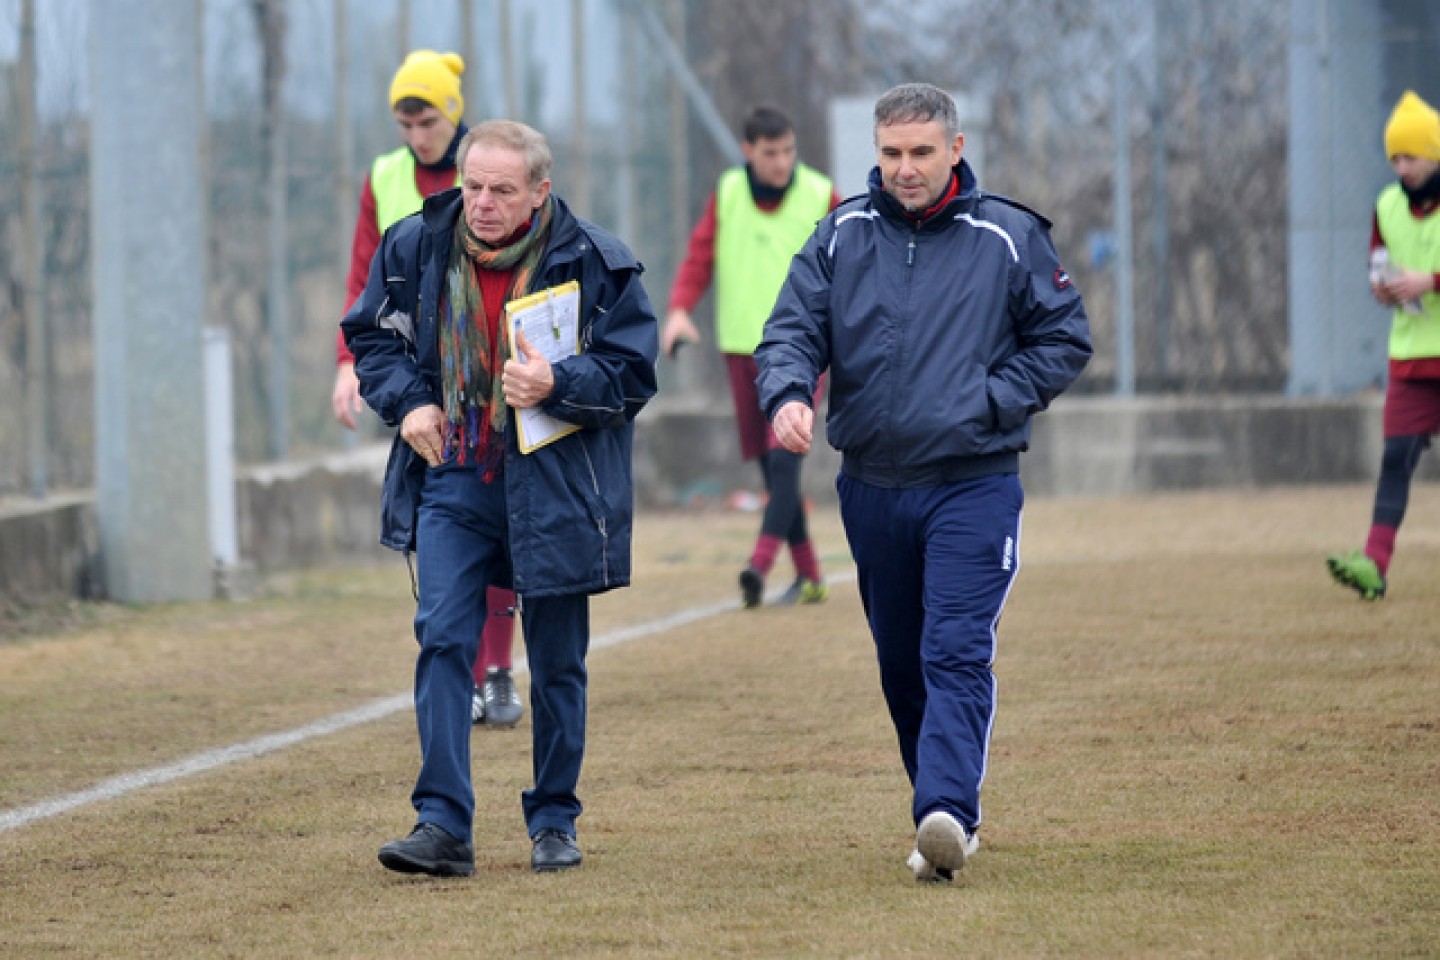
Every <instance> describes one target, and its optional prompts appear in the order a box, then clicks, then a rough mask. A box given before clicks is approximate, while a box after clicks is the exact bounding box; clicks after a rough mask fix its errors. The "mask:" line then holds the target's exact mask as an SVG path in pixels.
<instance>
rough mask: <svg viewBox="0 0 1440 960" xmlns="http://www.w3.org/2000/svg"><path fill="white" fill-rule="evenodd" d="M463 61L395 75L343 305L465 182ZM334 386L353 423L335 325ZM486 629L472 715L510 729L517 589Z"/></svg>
mask: <svg viewBox="0 0 1440 960" xmlns="http://www.w3.org/2000/svg"><path fill="white" fill-rule="evenodd" d="M464 72H465V61H464V60H463V59H462V58H461V57H460V55H459V54H456V53H436V52H435V51H434V50H416V51H414V52H413V53H411V54H410V55H409V56H407V57H406V58H405V62H403V63H402V64H400V69H398V70H396V71H395V77H394V79H392V80H391V81H390V111H391V113H392V114H393V115H394V117H395V124H396V126H397V127H399V130H400V136H401V138H402V139H403V140H404V141H405V145H404V146H403V147H400V148H399V149H397V150H393V151H391V152H390V153H386V154H382V155H381V156H379V157H377V158H376V159H375V162H374V164H372V165H371V167H370V173H369V175H368V176H366V178H365V185H364V186H363V187H361V189H360V215H359V217H357V218H356V220H355V238H354V240H353V241H352V242H351V245H350V275H349V277H348V278H347V280H346V283H345V293H346V296H345V309H346V311H347V312H348V311H349V309H350V306H351V304H353V303H354V302H355V299H356V298H357V297H359V296H360V293H361V292H362V291H363V290H364V289H365V280H366V277H367V275H368V274H369V273H370V260H371V258H372V257H374V255H375V251H376V250H377V249H379V247H380V237H381V235H382V234H383V233H384V232H385V230H386V229H387V228H388V227H389V226H390V225H391V224H393V223H395V222H396V221H398V220H402V219H404V218H405V217H408V216H409V215H410V214H412V213H417V212H419V210H420V206H421V204H422V203H423V202H424V200H425V198H426V197H428V196H430V195H431V194H435V193H440V192H441V191H444V190H450V189H452V188H454V187H455V186H456V185H457V184H459V182H460V173H459V171H458V169H457V168H456V166H455V150H456V147H458V146H459V145H460V138H461V137H463V136H465V132H466V130H467V129H468V128H467V127H466V126H465V124H464V122H463V121H461V119H460V115H461V113H462V112H463V110H464V109H465V100H464V98H463V96H462V95H461V92H460V78H461V76H462V75H463V74H464ZM335 355H336V357H335V358H336V368H335V387H334V389H333V391H332V392H331V406H332V408H333V409H334V412H335V419H337V420H339V421H340V423H341V424H343V425H344V426H345V427H346V428H348V429H350V430H354V429H355V414H356V413H359V412H360V410H361V409H363V408H362V406H361V403H362V401H361V399H360V381H359V380H358V379H357V378H356V376H355V357H354V355H353V354H351V352H350V351H349V349H347V348H346V346H345V338H344V336H343V335H341V334H340V332H339V329H338V327H337V329H336V340H335ZM486 609H487V610H488V611H489V614H488V616H487V617H486V618H485V627H484V629H483V631H482V632H481V635H480V655H479V657H477V658H476V660H475V695H474V698H473V703H472V707H471V711H470V714H471V719H472V720H473V721H474V722H475V723H477V724H484V725H486V726H492V727H513V726H514V725H515V724H516V723H518V722H519V720H520V717H521V715H522V714H523V713H524V707H523V705H522V703H521V701H520V694H519V692H518V691H517V690H516V689H515V681H514V679H513V677H512V675H511V651H512V649H513V647H514V644H515V594H514V592H513V591H510V590H502V589H500V588H492V589H491V590H489V591H488V593H487V596H486Z"/></svg>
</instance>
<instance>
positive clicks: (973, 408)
mask: <svg viewBox="0 0 1440 960" xmlns="http://www.w3.org/2000/svg"><path fill="white" fill-rule="evenodd" d="M955 173H956V175H957V176H958V177H959V178H960V190H959V193H958V195H957V196H956V197H955V198H954V199H952V200H951V201H950V202H949V203H948V204H947V205H946V206H945V207H944V208H943V209H941V210H940V211H938V212H937V213H935V214H933V215H932V216H930V217H929V218H927V219H926V220H925V221H924V222H923V223H921V224H919V225H918V226H917V225H915V224H914V223H913V221H911V220H910V219H909V217H908V216H907V215H906V213H905V211H904V209H903V208H902V207H901V206H900V204H899V202H898V201H896V200H895V198H894V197H892V196H891V195H890V194H888V193H886V192H885V190H884V189H883V187H882V186H881V181H880V171H879V169H878V168H876V169H875V170H872V171H871V174H870V191H869V193H868V194H866V195H862V196H857V197H852V198H850V199H848V200H846V201H845V202H844V203H842V204H841V205H840V206H838V207H836V208H835V210H833V211H832V212H831V213H830V214H829V215H828V216H827V217H825V219H823V220H822V221H820V224H819V226H818V227H816V229H815V233H814V234H813V235H812V236H811V237H810V239H809V240H808V241H807V242H806V244H805V246H804V247H803V248H802V249H801V251H800V252H799V253H798V254H796V256H795V259H794V260H793V261H792V262H791V265H790V273H789V276H788V277H787V278H786V280H785V285H784V286H783V287H782V288H781V291H780V295H779V297H778V299H777V300H776V303H775V309H774V311H773V312H772V313H771V315H770V319H769V321H768V322H767V323H766V325H765V336H764V338H763V340H762V341H761V343H760V346H759V347H758V348H757V349H756V351H755V360H756V363H757V364H758V365H759V371H760V372H759V377H758V379H757V380H756V383H757V386H758V388H759V392H760V404H761V407H762V408H763V409H764V410H765V413H766V415H767V417H771V418H773V417H774V415H775V411H776V410H777V409H779V407H780V406H781V405H782V404H784V403H785V402H786V401H789V400H800V401H802V402H805V403H807V404H808V403H810V402H811V397H812V395H813V391H814V387H815V383H816V379H817V378H818V377H819V375H820V374H821V373H822V372H823V371H824V370H826V369H827V368H828V369H829V371H830V378H829V379H830V403H829V413H828V415H827V419H826V424H825V428H826V435H827V437H828V439H829V441H830V443H831V445H832V446H834V447H835V448H836V449H837V450H839V451H840V452H841V453H842V454H843V459H842V465H841V471H842V472H843V473H845V474H847V475H848V476H852V477H854V478H856V479H858V480H862V481H865V482H867V483H872V484H876V485H878V486H884V487H911V486H926V485H933V484H937V483H947V482H952V481H955V480H963V479H968V478H971V477H977V476H983V475H987V474H994V473H1014V472H1017V471H1018V468H1019V453H1020V452H1021V451H1023V450H1025V449H1026V447H1027V446H1028V443H1029V437H1030V417H1031V415H1032V414H1035V413H1037V412H1039V411H1041V410H1044V409H1045V408H1046V407H1047V406H1048V405H1049V404H1050V401H1051V400H1053V399H1054V398H1055V397H1056V396H1057V395H1059V394H1060V392H1061V391H1063V390H1064V389H1065V388H1066V387H1068V386H1069V385H1070V384H1071V383H1072V382H1074V380H1075V378H1076V377H1077V376H1079V374H1080V371H1081V370H1082V369H1084V367H1085V364H1086V362H1087V361H1088V360H1089V358H1090V352H1091V350H1090V331H1089V323H1088V321H1087V320H1086V317H1085V307H1084V304H1083V303H1082V302H1081V299H1080V294H1079V292H1078V291H1076V289H1075V287H1074V285H1073V284H1072V283H1071V282H1070V278H1069V276H1068V275H1067V274H1066V273H1065V271H1064V269H1063V268H1062V267H1061V266H1060V262H1059V259H1058V257H1057V256H1056V253H1055V248H1054V246H1053V245H1052V244H1051V242H1050V235H1049V227H1050V224H1049V222H1048V221H1047V220H1045V219H1044V218H1043V217H1041V216H1039V215H1038V214H1035V213H1033V212H1031V211H1029V210H1027V209H1025V208H1024V207H1022V206H1020V205H1019V204H1016V203H1014V202H1012V201H1009V200H1006V199H1004V198H1002V197H997V196H993V195H988V194H984V193H982V192H981V191H980V190H979V189H978V188H977V187H976V184H975V176H974V174H973V173H971V171H970V167H969V164H967V163H966V162H965V161H964V160H961V161H960V164H959V165H958V166H956V168H955Z"/></svg>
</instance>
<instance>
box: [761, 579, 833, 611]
mask: <svg viewBox="0 0 1440 960" xmlns="http://www.w3.org/2000/svg"><path fill="white" fill-rule="evenodd" d="M829 596H830V588H829V587H828V586H827V585H826V584H825V581H824V580H809V579H807V578H805V577H796V578H795V582H794V583H792V584H790V586H788V587H786V588H785V592H784V593H782V594H780V596H778V597H776V598H775V606H777V607H793V606H797V605H802V604H811V603H824V602H825V600H826V598H828V597H829Z"/></svg>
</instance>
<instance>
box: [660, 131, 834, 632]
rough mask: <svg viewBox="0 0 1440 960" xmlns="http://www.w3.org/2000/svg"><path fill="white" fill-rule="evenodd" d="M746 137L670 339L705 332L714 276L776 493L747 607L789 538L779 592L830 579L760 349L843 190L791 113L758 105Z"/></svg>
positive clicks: (724, 328)
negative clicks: (801, 257) (788, 284)
mask: <svg viewBox="0 0 1440 960" xmlns="http://www.w3.org/2000/svg"><path fill="white" fill-rule="evenodd" d="M744 137H745V142H744V143H743V144H742V145H741V150H742V151H743V153H744V155H745V165H744V166H743V167H732V168H730V169H729V170H726V171H725V172H724V173H723V174H721V175H720V179H719V181H718V183H717V184H716V185H715V192H714V193H713V194H712V195H711V197H710V200H709V202H708V203H707V204H706V206H705V213H704V214H703V215H702V216H701V218H700V221H699V222H698V223H697V224H696V225H695V229H694V230H692V231H691V233H690V243H689V247H688V249H687V251H686V255H685V260H684V262H682V263H681V264H680V269H679V270H678V271H677V272H676V275H675V283H674V285H673V286H672V287H671V290H670V312H669V314H668V315H667V317H666V320H665V327H664V329H663V330H662V331H661V339H660V347H661V350H662V351H663V352H664V353H666V354H667V355H672V356H673V355H674V352H675V350H676V349H677V348H678V347H679V346H680V345H681V344H683V343H694V342H698V341H699V340H700V332H699V330H698V329H697V328H696V326H695V323H694V321H693V320H692V319H691V316H690V315H691V313H692V312H693V311H694V309H695V306H696V304H698V303H699V302H700V299H701V298H702V297H703V296H704V295H705V290H706V288H707V287H709V286H711V282H712V279H713V284H714V288H715V345H716V346H717V347H718V348H719V349H720V353H721V355H722V356H723V357H724V358H725V369H726V372H727V373H728V375H729V379H730V392H731V396H732V398H733V400H734V402H735V422H736V426H737V427H738V428H739V432H740V455H741V456H742V457H743V458H744V459H746V460H755V461H757V462H758V463H759V464H760V472H761V475H762V476H763V478H764V481H765V492H766V494H767V495H768V499H767V501H766V504H765V513H764V516H763V517H762V519H761V524H760V533H759V535H758V536H757V537H756V540H755V547H754V549H753V550H752V551H751V554H750V559H749V561H748V562H747V563H746V565H745V568H744V569H743V570H742V571H741V572H740V597H741V601H742V602H743V603H744V605H745V606H746V607H758V606H759V605H760V604H761V602H762V600H763V598H764V593H765V578H766V576H768V575H769V573H770V569H771V567H772V566H773V565H774V563H775V560H776V557H777V556H778V554H779V552H780V549H781V547H783V546H788V547H789V550H790V558H791V560H792V562H793V563H794V565H795V580H794V581H793V582H792V583H791V584H790V587H789V588H788V589H787V590H786V591H785V592H784V593H783V594H782V595H781V596H780V598H779V599H778V600H777V601H776V602H777V603H782V604H796V603H819V602H821V601H823V600H824V599H825V598H826V596H827V593H828V589H827V587H826V585H825V579H824V577H823V576H822V575H821V572H820V561H819V558H818V557H817V556H816V553H815V547H814V544H813V543H812V542H811V540H810V534H809V529H808V526H807V524H806V519H805V503H804V499H803V498H802V496H801V494H800V465H801V462H802V461H803V459H804V458H803V457H802V456H801V455H799V454H794V453H791V452H790V451H788V450H786V449H785V448H784V447H782V446H780V444H779V441H777V440H776V439H775V434H774V432H773V431H772V430H771V429H770V424H769V422H768V421H767V420H766V419H765V415H764V414H763V413H762V412H761V410H760V402H759V398H758V397H757V396H756V393H755V376H756V373H757V371H756V369H755V359H754V353H755V348H756V347H757V346H758V345H759V343H760V335H761V333H762V332H763V330H764V329H765V321H766V319H767V318H768V317H769V316H770V309H771V308H772V307H773V306H774V305H775V298H776V296H777V295H778V294H779V293H780V286H781V284H783V283H784V282H785V274H786V272H787V271H788V270H789V269H790V258H791V257H793V256H794V255H795V253H796V252H797V251H798V250H799V249H800V248H801V247H802V246H804V244H805V241H806V240H807V239H809V237H810V234H811V233H813V232H814V230H815V224H816V223H818V222H819V220H820V218H821V217H823V216H825V214H827V213H829V212H830V211H831V210H833V209H834V208H835V207H836V206H837V205H838V204H839V202H840V198H839V197H838V196H837V195H836V193H835V188H834V187H833V186H832V185H831V183H830V180H829V178H827V177H826V176H824V175H823V174H821V173H819V172H818V171H816V170H814V169H812V168H810V167H808V166H806V165H805V164H803V163H800V162H798V161H797V159H796V151H795V128H794V125H793V124H792V123H791V122H790V118H789V117H787V116H786V115H785V114H784V113H782V112H780V111H779V110H777V109H775V108H774V107H768V106H760V107H756V108H755V109H754V110H752V111H751V112H750V114H749V116H747V117H746V119H745V125H744ZM818 392H819V388H818V385H817V394H818Z"/></svg>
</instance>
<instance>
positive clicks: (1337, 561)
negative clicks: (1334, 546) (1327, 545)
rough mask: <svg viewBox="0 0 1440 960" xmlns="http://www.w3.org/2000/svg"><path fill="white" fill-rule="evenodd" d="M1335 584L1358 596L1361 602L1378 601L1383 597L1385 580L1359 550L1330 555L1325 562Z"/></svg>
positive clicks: (1377, 568) (1378, 569)
mask: <svg viewBox="0 0 1440 960" xmlns="http://www.w3.org/2000/svg"><path fill="white" fill-rule="evenodd" d="M1325 565H1326V566H1327V567H1329V568H1330V576H1332V577H1334V578H1335V582H1336V583H1338V584H1340V585H1341V586H1344V587H1349V588H1350V589H1352V590H1354V591H1355V592H1356V593H1358V594H1360V598H1361V599H1362V600H1379V599H1380V598H1381V597H1383V596H1385V578H1384V577H1383V576H1381V575H1380V568H1379V567H1377V566H1376V565H1375V561H1374V560H1371V559H1370V558H1369V557H1367V556H1365V554H1364V553H1362V552H1360V551H1359V550H1351V551H1350V552H1349V553H1332V554H1331V555H1330V556H1329V557H1327V558H1326V560H1325Z"/></svg>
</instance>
